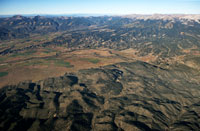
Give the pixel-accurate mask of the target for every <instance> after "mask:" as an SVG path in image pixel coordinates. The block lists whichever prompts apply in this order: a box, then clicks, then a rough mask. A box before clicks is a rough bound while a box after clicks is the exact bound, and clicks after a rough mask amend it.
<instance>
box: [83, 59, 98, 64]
mask: <svg viewBox="0 0 200 131" xmlns="http://www.w3.org/2000/svg"><path fill="white" fill-rule="evenodd" d="M82 60H85V61H88V62H90V63H93V64H97V63H99V62H100V60H99V59H97V58H83V59H82Z"/></svg>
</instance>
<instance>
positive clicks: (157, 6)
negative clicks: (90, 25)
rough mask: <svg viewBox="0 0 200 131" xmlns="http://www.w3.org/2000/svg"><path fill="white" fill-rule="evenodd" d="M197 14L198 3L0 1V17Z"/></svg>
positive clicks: (199, 10) (164, 0)
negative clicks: (20, 15) (24, 15)
mask: <svg viewBox="0 0 200 131" xmlns="http://www.w3.org/2000/svg"><path fill="white" fill-rule="evenodd" d="M80 13H81V14H154V13H161V14H200V0H0V14H1V15H3V14H4V15H7V14H80Z"/></svg>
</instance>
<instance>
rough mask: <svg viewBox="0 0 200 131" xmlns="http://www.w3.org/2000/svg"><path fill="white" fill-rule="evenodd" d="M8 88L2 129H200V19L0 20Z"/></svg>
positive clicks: (1, 65) (0, 55)
mask: <svg viewBox="0 0 200 131" xmlns="http://www.w3.org/2000/svg"><path fill="white" fill-rule="evenodd" d="M1 83H3V84H1ZM1 86H2V87H1ZM0 87H1V88H0V130H13V131H16V130H20V131H22V130H29V131H35V130H42V131H43V130H59V131H60V130H72V131H74V130H75V131H76V130H80V131H87V130H93V131H100V130H101V131H105V130H107V131H112V130H113V131H114V130H118V131H130V130H133V131H137V130H138V131H140V130H144V131H149V130H159V131H160V130H169V131H171V130H172V131H174V130H175V131H180V130H197V131H198V130H199V129H200V124H199V123H200V18H199V15H159V14H157V15H130V16H105V17H103V16H102V17H50V18H47V17H41V16H35V17H24V16H13V17H10V18H0Z"/></svg>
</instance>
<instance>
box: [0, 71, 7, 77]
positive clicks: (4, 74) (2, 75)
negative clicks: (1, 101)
mask: <svg viewBox="0 0 200 131" xmlns="http://www.w3.org/2000/svg"><path fill="white" fill-rule="evenodd" d="M7 75H8V72H0V77H4V76H7Z"/></svg>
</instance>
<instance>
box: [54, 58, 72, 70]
mask: <svg viewBox="0 0 200 131" xmlns="http://www.w3.org/2000/svg"><path fill="white" fill-rule="evenodd" d="M55 65H57V66H63V67H67V68H72V67H73V65H71V64H70V62H66V61H63V60H56V61H55Z"/></svg>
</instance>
